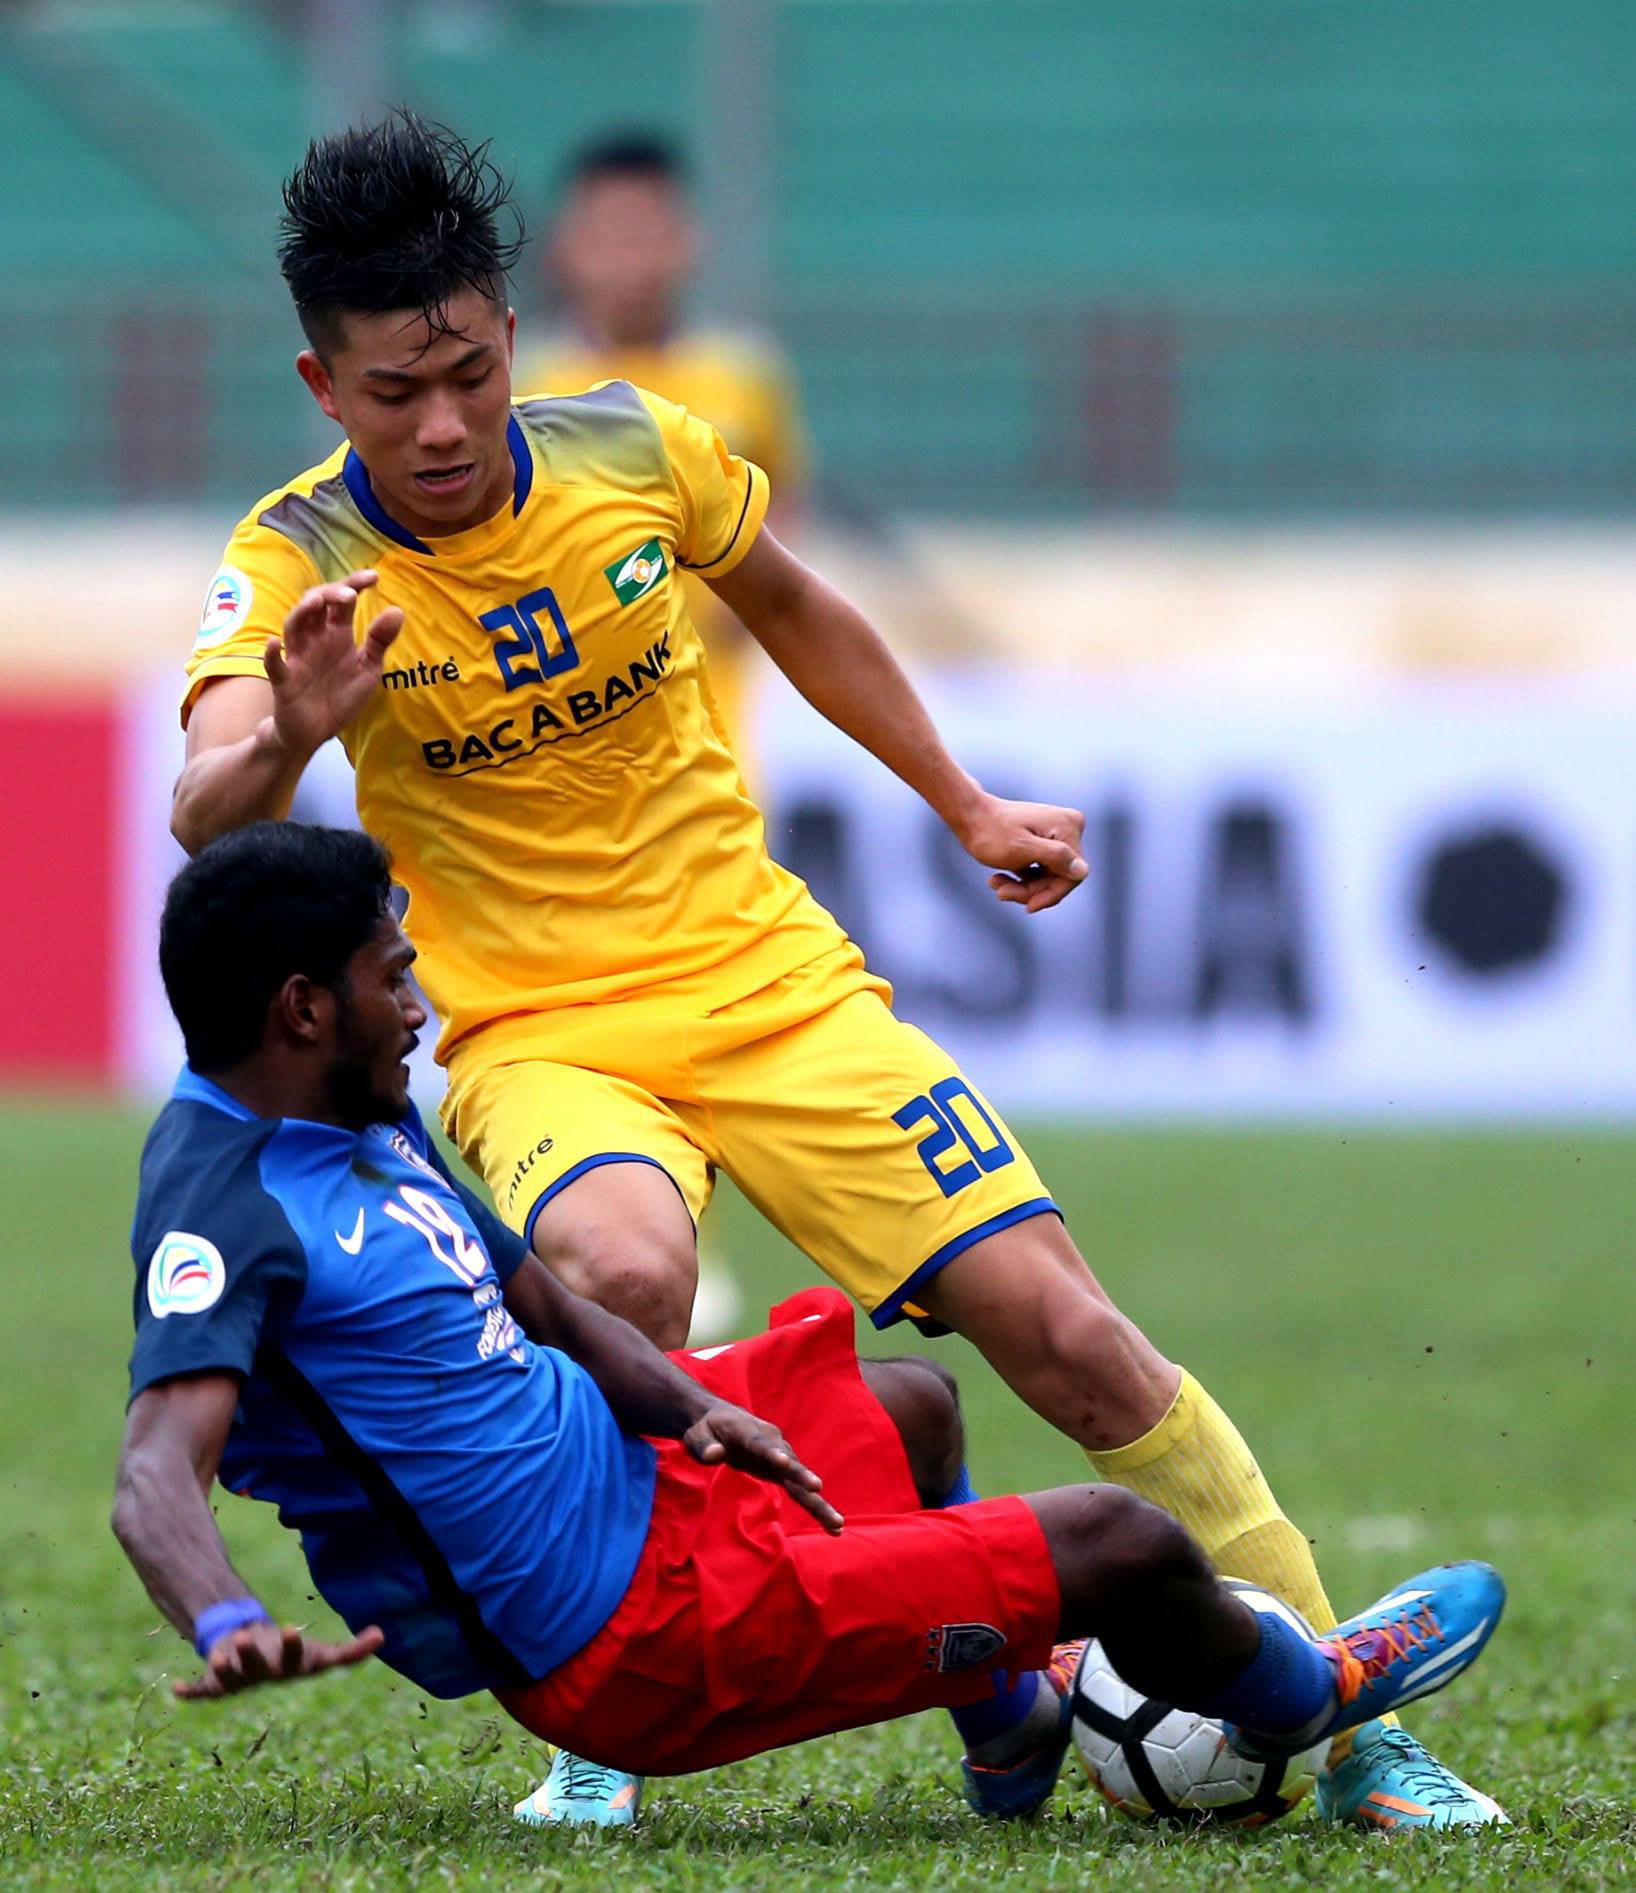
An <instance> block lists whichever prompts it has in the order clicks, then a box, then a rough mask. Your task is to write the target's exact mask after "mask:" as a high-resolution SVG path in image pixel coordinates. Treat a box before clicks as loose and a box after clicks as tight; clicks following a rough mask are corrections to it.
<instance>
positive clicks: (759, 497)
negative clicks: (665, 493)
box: [638, 389, 768, 578]
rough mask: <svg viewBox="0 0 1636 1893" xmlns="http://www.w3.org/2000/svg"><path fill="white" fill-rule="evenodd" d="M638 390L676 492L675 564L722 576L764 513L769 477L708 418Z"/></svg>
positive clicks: (745, 549) (740, 553)
mask: <svg viewBox="0 0 1636 1893" xmlns="http://www.w3.org/2000/svg"><path fill="white" fill-rule="evenodd" d="M638 392H640V393H641V396H642V400H643V401H644V403H645V404H646V406H647V409H648V412H649V413H650V414H651V415H652V416H653V419H654V424H655V425H656V426H657V427H658V429H659V438H660V441H661V442H662V443H663V446H664V453H665V460H666V463H667V466H668V469H669V473H670V481H671V485H672V486H673V487H674V488H675V491H676V498H677V502H678V507H679V511H680V528H679V530H678V532H677V536H676V562H677V564H678V565H682V566H685V567H686V568H687V569H688V570H690V571H694V572H697V573H699V575H700V576H701V577H703V578H720V577H722V576H723V575H724V574H726V573H728V572H730V571H732V569H733V567H734V566H735V565H737V564H738V562H739V560H740V559H742V558H743V557H744V555H745V553H747V552H748V551H749V550H750V547H751V546H752V545H753V544H754V543H755V537H756V534H757V533H758V532H760V530H761V524H762V521H763V520H764V519H765V518H766V517H767V500H768V487H767V476H766V474H765V473H763V472H762V470H761V469H760V468H759V467H758V466H756V465H755V463H754V462H753V461H750V460H741V459H740V458H739V457H738V455H737V454H735V453H731V452H729V451H728V447H727V443H726V442H725V441H724V440H723V439H722V437H721V435H720V434H718V433H717V432H716V430H715V429H714V428H713V427H712V426H711V425H710V423H709V422H708V421H701V420H700V419H699V418H698V417H697V416H696V415H693V414H689V413H688V411H687V409H686V408H679V407H677V406H675V404H674V403H673V402H670V401H662V400H661V399H660V398H659V397H658V396H657V395H654V394H649V393H647V391H646V390H645V389H644V390H639V391H638Z"/></svg>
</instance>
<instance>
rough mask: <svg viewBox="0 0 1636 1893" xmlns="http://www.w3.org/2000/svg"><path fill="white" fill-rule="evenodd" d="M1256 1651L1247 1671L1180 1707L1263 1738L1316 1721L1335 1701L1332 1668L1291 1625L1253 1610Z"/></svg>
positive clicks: (1302, 1727)
mask: <svg viewBox="0 0 1636 1893" xmlns="http://www.w3.org/2000/svg"><path fill="white" fill-rule="evenodd" d="M1256 1622H1257V1623H1258V1624H1260V1626H1261V1648H1260V1649H1259V1650H1257V1651H1256V1653H1255V1656H1254V1658H1253V1659H1252V1660H1251V1662H1250V1664H1249V1666H1248V1668H1246V1669H1243V1670H1241V1671H1240V1672H1239V1674H1238V1675H1237V1676H1236V1677H1234V1679H1233V1680H1232V1682H1230V1683H1229V1684H1228V1685H1227V1687H1226V1688H1225V1689H1221V1690H1218V1691H1217V1692H1216V1694H1215V1695H1214V1696H1212V1697H1211V1698H1210V1700H1209V1701H1208V1702H1195V1703H1190V1704H1188V1705H1186V1706H1187V1707H1189V1708H1193V1709H1197V1710H1198V1711H1199V1712H1200V1713H1201V1714H1203V1715H1207V1716H1217V1717H1219V1718H1220V1719H1221V1720H1222V1721H1223V1722H1236V1723H1238V1724H1239V1726H1240V1727H1241V1728H1246V1729H1260V1730H1263V1731H1264V1732H1265V1733H1266V1734H1268V1735H1287V1734H1290V1733H1293V1732H1294V1731H1295V1730H1296V1729H1304V1728H1306V1727H1307V1725H1308V1724H1309V1723H1313V1722H1316V1721H1317V1720H1318V1719H1319V1717H1320V1716H1322V1715H1323V1714H1324V1712H1325V1711H1326V1710H1327V1709H1329V1708H1330V1707H1331V1706H1332V1705H1333V1703H1334V1701H1335V1669H1334V1665H1333V1664H1332V1663H1331V1662H1330V1660H1329V1658H1328V1657H1327V1656H1325V1655H1324V1653H1323V1651H1322V1650H1320V1649H1319V1648H1318V1646H1317V1645H1316V1644H1315V1643H1312V1642H1310V1641H1309V1640H1308V1639H1307V1638H1306V1637H1304V1636H1302V1634H1301V1632H1300V1631H1299V1630H1297V1629H1296V1628H1295V1627H1294V1625H1293V1624H1287V1623H1285V1621H1284V1620H1283V1618H1282V1617H1275V1616H1273V1615H1272V1614H1271V1613H1270V1612H1259V1611H1258V1612H1257V1613H1256Z"/></svg>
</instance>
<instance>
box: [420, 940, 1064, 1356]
mask: <svg viewBox="0 0 1636 1893" xmlns="http://www.w3.org/2000/svg"><path fill="white" fill-rule="evenodd" d="M886 992H887V989H886V988H884V987H883V986H882V985H881V984H880V983H879V982H878V981H875V980H873V979H871V978H870V977H869V976H868V975H867V974H865V973H863V972H862V969H861V965H860V963H859V961H858V957H857V953H856V949H855V948H853V947H851V945H850V943H848V945H847V946H846V947H845V948H844V949H838V950H837V951H836V952H834V953H828V954H824V955H822V956H821V957H820V958H819V959H817V960H815V961H813V962H811V963H810V964H808V965H806V966H803V967H800V968H798V969H797V970H796V971H795V972H793V973H790V974H787V975H786V976H785V977H784V978H782V979H779V980H776V981H774V983H773V984H772V985H771V986H768V987H766V988H764V989H763V990H762V991H760V992H756V993H752V994H751V995H750V996H749V997H748V998H746V999H741V1000H738V1001H736V1002H734V1003H733V1004H731V1005H728V1006H724V1007H720V1008H717V1009H714V1010H709V1011H707V1010H705V1009H703V1008H702V1007H701V1008H699V1009H698V1010H697V1011H689V1010H686V1009H683V1008H679V1007H677V1006H676V1005H674V1004H673V1003H669V1002H666V1003H662V1004H661V1003H659V1002H656V1001H655V1000H653V999H651V998H649V997H646V996H644V997H641V998H636V999H631V1000H627V1001H622V1002H619V1003H614V1004H609V1003H607V1002H604V1003H602V1004H600V1005H596V1006H576V1007H571V1008H565V1009H564V1011H563V1013H562V1014H559V1015H554V1016H552V1017H550V1018H543V1017H537V1018H535V1019H533V1020H531V1021H529V1032H528V1042H527V1045H526V1048H525V1047H522V1046H520V1045H519V1044H518V1042H517V1040H516V1037H515V1035H513V1037H512V1038H511V1040H510V1041H509V1044H508V1045H507V1046H505V1047H502V1046H499V1045H496V1046H494V1047H493V1049H492V1050H491V1051H490V1053H489V1055H488V1056H486V1057H485V1056H478V1055H477V1052H478V1049H479V1048H478V1047H475V1046H473V1047H471V1048H469V1049H467V1050H465V1051H462V1050H461V1049H460V1048H457V1050H456V1055H455V1058H454V1060H453V1062H452V1064H451V1068H450V1074H449V1076H450V1084H449V1094H448V1097H447V1099H446V1100H445V1102H444V1106H443V1121H444V1123H445V1125H446V1126H447V1128H448V1131H449V1134H450V1135H451V1136H452V1137H453V1138H454V1140H455V1142H456V1143H457V1144H458V1145H459V1147H460V1151H461V1154H462V1155H463V1156H464V1157H465V1159H466V1161H467V1162H468V1163H469V1164H470V1165H471V1166H472V1167H473V1169H475V1170H477V1171H479V1172H480V1173H481V1174H482V1176H483V1177H484V1179H485V1180H486V1181H487V1183H488V1186H489V1189H490V1190H491V1191H492V1192H493V1195H494V1200H495V1203H496V1205H497V1206H498V1208H499V1210H500V1213H501V1215H502V1216H503V1217H504V1218H505V1219H506V1221H507V1222H508V1223H510V1225H511V1226H512V1227H513V1228H514V1229H517V1230H520V1231H521V1232H522V1233H523V1234H525V1235H529V1234H531V1233H532V1229H533V1223H534V1219H535V1217H537V1216H538V1215H539V1212H540V1210H541V1209H542V1208H543V1207H544V1205H545V1204H547V1203H549V1202H550V1201H551V1199H552V1198H553V1197H554V1196H555V1195H556V1194H557V1193H558V1192H559V1191H560V1190H563V1189H566V1188H567V1186H568V1185H569V1184H570V1183H572V1182H573V1181H574V1179H575V1178H576V1177H580V1176H583V1175H584V1174H585V1172H586V1171H587V1170H591V1169H594V1168H595V1167H596V1166H598V1165H599V1164H606V1163H648V1164H653V1165H655V1166H656V1167H657V1168H659V1169H661V1170H663V1171H664V1172H665V1174H666V1175H667V1176H668V1177H669V1178H670V1179H671V1181H672V1182H673V1183H674V1184H675V1185H676V1188H677V1189H678V1190H679V1191H680V1193H681V1196H682V1199H683V1201H684V1202H685V1203H686V1204H687V1207H688V1211H689V1213H690V1214H691V1215H692V1216H693V1218H694V1220H695V1221H697V1220H698V1217H699V1214H700V1212H701V1211H702V1210H703V1209H704V1206H705V1204H706V1203H707V1202H708V1201H709V1200H710V1191H711V1186H712V1183H713V1180H714V1174H715V1171H716V1170H717V1169H718V1168H720V1169H722V1170H725V1171H726V1172H727V1174H728V1175H729V1176H730V1177H731V1178H732V1179H733V1181H734V1182H735V1183H736V1184H737V1185H738V1187H739V1188H740V1189H741V1190H742V1191H743V1192H744V1194H745V1195H746V1196H747V1197H748V1198H749V1200H750V1201H751V1202H752V1203H753V1204H754V1205H755V1206H756V1208H757V1209H758V1210H760V1211H761V1213H762V1215H764V1216H765V1217H766V1218H767V1220H768V1221H769V1222H770V1223H772V1224H773V1225H774V1227H776V1228H778V1229H780V1230H782V1231H783V1233H784V1234H785V1235H786V1236H788V1237H789V1239H790V1240H791V1241H792V1242H794V1243H795V1244H796V1245H797V1246H798V1247H800V1248H801V1249H803V1250H805V1251H806V1253H807V1254H808V1255H809V1256H811V1257H812V1259H813V1261H814V1262H816V1263H817V1264H818V1266H819V1267H820V1268H821V1269H823V1270H824V1271H825V1273H826V1274H828V1275H830V1276H831V1277H832V1278H833V1279H834V1280H835V1281H836V1282H837V1283H838V1284H839V1285H840V1286H841V1287H842V1288H844V1289H845V1290H846V1291H847V1293H848V1294H849V1295H851V1296H852V1297H853V1298H854V1299H855V1300H856V1301H858V1302H859V1303H860V1304H861V1305H862V1306H863V1307H864V1308H865V1309H866V1310H867V1311H868V1313H869V1315H870V1317H871V1319H872V1320H873V1321H874V1323H875V1325H876V1327H880V1328H884V1327H886V1326H888V1325H889V1324H890V1323H892V1322H894V1321H897V1320H901V1319H903V1318H904V1316H905V1315H908V1316H909V1317H911V1318H913V1317H915V1316H918V1315H919V1313H920V1311H919V1310H918V1309H916V1308H915V1307H913V1305H912V1297H913V1294H914V1290H915V1289H916V1287H917V1286H919V1285H921V1284H923V1283H924V1282H925V1281H927V1279H928V1278H929V1277H931V1276H933V1275H935V1274H936V1273H937V1271H938V1270H939V1269H940V1268H942V1267H943V1266H944V1264H945V1263H947V1262H950V1261H952V1260H953V1259H954V1257H955V1256H957V1255H959V1254H960V1253H961V1252H962V1251H963V1250H965V1249H968V1248H970V1247H971V1245H972V1244H973V1243H975V1242H979V1241H981V1240H982V1239H983V1237H985V1236H989V1235H993V1234H994V1233H995V1232H996V1231H998V1230H1001V1229H1004V1228H1007V1227H1008V1226H1009V1225H1010V1224H1012V1223H1017V1222H1021V1221H1022V1220H1023V1219H1024V1218H1025V1217H1029V1216H1037V1215H1039V1214H1041V1213H1042V1212H1044V1211H1053V1212H1054V1211H1055V1210H1056V1205H1055V1204H1054V1203H1053V1202H1052V1201H1051V1199H1050V1197H1049V1196H1048V1195H1047V1194H1046V1190H1045V1186H1044V1185H1043V1184H1042V1183H1041V1182H1040V1179H1039V1175H1038V1173H1037V1172H1036V1171H1035V1169H1034V1166H1033V1164H1032V1163H1030V1162H1029V1160H1028V1158H1027V1156H1026V1155H1025V1154H1024V1152H1023V1150H1022V1149H1021V1147H1020V1146H1019V1145H1018V1143H1017V1140H1016V1138H1015V1137H1013V1136H1012V1134H1011V1132H1010V1131H1009V1130H1008V1129H1007V1128H1006V1126H1005V1125H1004V1123H1003V1122H1002V1121H1001V1120H1000V1118H999V1116H998V1115H997V1114H996V1113H995V1111H994V1109H993V1107H992V1106H991V1105H990V1104H988V1102H987V1101H986V1100H985V1099H984V1098H983V1097H982V1095H981V1094H980V1093H979V1092H978V1091H977V1090H976V1089H975V1087H974V1086H972V1085H971V1084H970V1083H968V1082H967V1080H966V1079H965V1078H963V1077H962V1076H961V1074H960V1073H959V1071H957V1070H956V1069H955V1066H954V1063H953V1061H952V1060H951V1059H950V1058H949V1056H948V1054H947V1053H946V1052H943V1051H940V1050H939V1048H938V1047H937V1046H936V1045H935V1044H934V1043H933V1042H932V1040H931V1039H929V1038H927V1036H926V1035H925V1033H924V1032H920V1031H917V1030H916V1029H915V1027H914V1026H912V1025H905V1024H904V1023H903V1022H902V1021H901V1020H899V1019H897V1018H896V1017H894V1016H893V1014H892V1012H891V1010H890V1008H889V1007H888V1005H887V1003H886V997H885V995H886Z"/></svg>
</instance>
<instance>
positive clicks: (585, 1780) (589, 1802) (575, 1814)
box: [511, 1748, 642, 1827]
mask: <svg viewBox="0 0 1636 1893" xmlns="http://www.w3.org/2000/svg"><path fill="white" fill-rule="evenodd" d="M641 1810H642V1777H641V1776H640V1775H627V1774H626V1773H625V1772H624V1771H623V1770H622V1769H619V1768H604V1767H603V1766H602V1764H601V1763H600V1762H588V1761H586V1760H585V1758H584V1757H583V1756H581V1755H570V1754H569V1753H568V1751H567V1749H565V1748H559V1749H558V1750H557V1752H556V1754H555V1755H554V1756H552V1758H551V1772H550V1774H548V1775H547V1776H546V1778H545V1779H544V1781H542V1782H541V1783H540V1785H539V1786H538V1787H537V1788H536V1789H535V1790H534V1792H533V1793H532V1794H531V1795H530V1796H529V1797H528V1799H527V1800H526V1801H519V1802H518V1803H517V1805H516V1806H515V1807H514V1808H513V1809H512V1810H511V1812H512V1814H513V1816H514V1817H515V1818H516V1819H517V1820H519V1821H521V1822H522V1823H523V1824H524V1826H526V1827H630V1826H632V1825H633V1824H634V1823H635V1820H636V1817H637V1815H638V1814H639V1813H640V1812H641Z"/></svg>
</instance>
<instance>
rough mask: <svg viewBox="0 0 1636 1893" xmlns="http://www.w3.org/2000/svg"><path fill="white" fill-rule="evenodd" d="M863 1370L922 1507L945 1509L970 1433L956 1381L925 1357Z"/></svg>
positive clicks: (864, 1364)
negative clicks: (889, 1424)
mask: <svg viewBox="0 0 1636 1893" xmlns="http://www.w3.org/2000/svg"><path fill="white" fill-rule="evenodd" d="M858 1369H859V1371H860V1372H861V1373H862V1375H863V1381H864V1385H865V1386H866V1387H867V1388H868V1389H869V1391H870V1392H871V1393H872V1394H873V1395H874V1396H875V1398H876V1399H877V1400H878V1401H879V1402H880V1403H881V1405H882V1406H883V1407H884V1408H885V1409H886V1412H887V1415H888V1416H889V1418H890V1419H891V1421H892V1424H893V1425H894V1426H895V1427H896V1428H897V1430H898V1433H899V1435H900V1436H901V1437H902V1440H903V1449H904V1451H905V1452H906V1453H907V1454H908V1455H909V1473H910V1476H911V1477H912V1478H913V1480H914V1482H915V1493H916V1495H917V1497H918V1498H919V1500H920V1502H921V1504H922V1505H924V1506H926V1507H928V1508H930V1507H932V1506H935V1505H940V1504H942V1502H943V1499H944V1497H945V1495H946V1494H947V1493H948V1492H949V1490H950V1488H951V1487H952V1486H953V1485H954V1482H955V1480H956V1479H957V1478H958V1477H959V1474H960V1467H961V1465H962V1464H963V1463H964V1461H965V1457H966V1428H965V1422H964V1421H963V1420H962V1419H961V1417H960V1400H959V1396H958V1394H957V1393H956V1391H955V1384H954V1376H953V1375H952V1374H951V1373H950V1372H949V1371H948V1369H947V1368H946V1367H940V1366H939V1365H938V1364H937V1362H936V1361H929V1360H927V1359H925V1358H924V1356H922V1355H905V1356H903V1357H902V1358H900V1359H897V1360H890V1361H869V1360H861V1361H859V1363H858Z"/></svg>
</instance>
